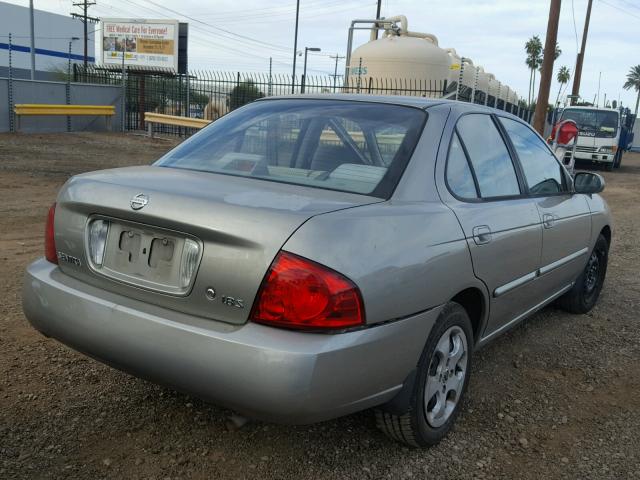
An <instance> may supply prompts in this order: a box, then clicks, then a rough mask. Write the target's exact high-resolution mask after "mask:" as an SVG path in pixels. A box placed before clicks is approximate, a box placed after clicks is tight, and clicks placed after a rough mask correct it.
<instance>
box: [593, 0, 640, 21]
mask: <svg viewBox="0 0 640 480" xmlns="http://www.w3.org/2000/svg"><path fill="white" fill-rule="evenodd" d="M600 1H601V2H602V3H604V4H605V5H608V6H610V7H611V8H615V9H616V10H619V11H621V12H622V13H625V14H626V15H631V16H632V17H635V18H637V19H640V15H637V14H635V13H632V12H630V11H629V10H625V9H624V8H622V7H619V6H618V5H614V4H613V3H609V2H606V1H605V0H600Z"/></svg>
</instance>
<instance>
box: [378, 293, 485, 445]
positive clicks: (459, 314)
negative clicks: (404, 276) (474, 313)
mask: <svg viewBox="0 0 640 480" xmlns="http://www.w3.org/2000/svg"><path fill="white" fill-rule="evenodd" d="M472 350H473V330H472V327H471V321H470V320H469V315H468V314H467V312H466V310H465V309H464V308H463V307H462V306H461V305H460V304H458V303H455V302H449V303H447V304H446V305H445V306H444V308H443V309H442V312H441V313H440V315H439V316H438V320H437V321H436V323H435V325H434V326H433V328H432V330H431V333H430V334H429V337H428V339H427V342H426V344H425V347H424V350H423V351H422V355H421V356H420V361H419V362H418V366H417V369H416V380H415V382H414V385H413V392H412V394H411V398H410V400H409V407H408V409H407V410H406V412H404V413H402V414H394V413H390V412H389V411H386V410H385V409H384V407H383V408H381V409H379V410H377V411H376V423H377V426H378V428H380V429H381V430H382V431H383V432H384V433H385V434H386V435H387V436H388V437H390V438H392V439H393V440H396V441H398V442H401V443H404V444H406V445H408V446H411V447H428V446H432V445H435V444H437V443H438V442H440V440H442V438H443V437H444V436H445V435H446V434H447V433H448V432H449V431H450V430H451V428H452V427H453V424H454V422H455V420H456V417H457V416H458V414H459V411H460V408H461V404H462V401H463V398H464V393H465V391H466V389H467V385H468V383H469V376H470V373H471V357H472ZM427 391H428V392H429V393H432V392H433V395H432V396H431V398H426V397H427V394H426V393H425V392H427Z"/></svg>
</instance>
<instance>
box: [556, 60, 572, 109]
mask: <svg viewBox="0 0 640 480" xmlns="http://www.w3.org/2000/svg"><path fill="white" fill-rule="evenodd" d="M556 78H557V80H558V83H559V84H560V86H559V87H558V96H557V97H556V103H555V105H554V107H557V106H558V101H559V100H560V92H561V91H562V86H563V85H565V84H566V83H569V79H570V78H571V72H570V71H569V68H568V67H560V70H558V75H557V77H556Z"/></svg>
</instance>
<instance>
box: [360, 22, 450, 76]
mask: <svg viewBox="0 0 640 480" xmlns="http://www.w3.org/2000/svg"><path fill="white" fill-rule="evenodd" d="M393 18H404V17H402V16H399V17H393ZM404 25H406V19H404ZM449 65H450V60H449V55H448V54H447V52H446V51H445V50H443V49H442V48H440V47H439V46H438V39H437V38H436V36H435V35H432V34H429V33H418V32H410V31H408V30H405V29H403V28H400V29H399V30H396V31H391V30H387V31H385V32H384V33H383V35H382V38H379V39H377V40H370V41H369V42H367V43H365V44H364V45H361V46H360V47H358V48H356V49H355V50H354V52H353V53H352V54H351V60H350V65H349V83H350V84H351V85H353V84H354V82H355V81H356V80H357V79H358V77H359V81H360V83H361V85H362V86H363V87H365V86H366V85H367V83H366V82H368V79H369V78H373V79H376V80H380V79H391V80H393V81H399V82H402V81H403V80H408V81H420V82H422V84H423V85H425V84H427V85H428V84H429V82H431V85H432V86H433V88H440V86H441V85H442V84H443V83H444V81H445V80H447V79H448V78H449ZM400 84H401V83H400Z"/></svg>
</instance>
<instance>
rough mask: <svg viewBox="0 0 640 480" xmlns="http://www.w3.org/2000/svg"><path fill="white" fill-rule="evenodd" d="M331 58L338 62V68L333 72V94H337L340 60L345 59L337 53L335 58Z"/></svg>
mask: <svg viewBox="0 0 640 480" xmlns="http://www.w3.org/2000/svg"><path fill="white" fill-rule="evenodd" d="M329 58H333V59H335V61H336V68H335V69H334V70H333V75H332V77H333V93H336V81H337V79H338V60H342V59H343V58H345V57H341V56H340V55H338V54H337V53H336V54H335V56H333V55H329Z"/></svg>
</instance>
